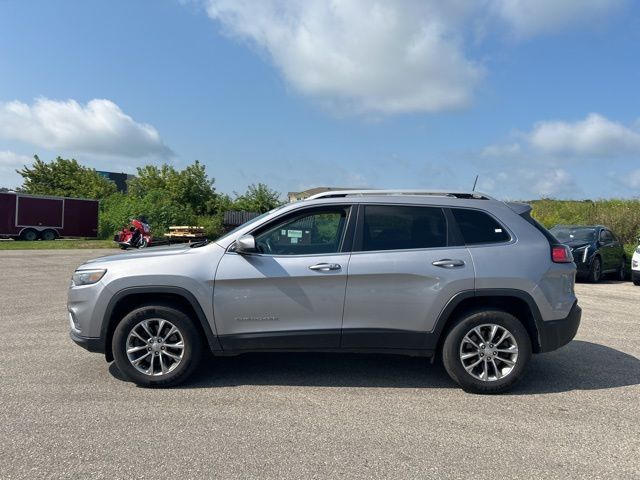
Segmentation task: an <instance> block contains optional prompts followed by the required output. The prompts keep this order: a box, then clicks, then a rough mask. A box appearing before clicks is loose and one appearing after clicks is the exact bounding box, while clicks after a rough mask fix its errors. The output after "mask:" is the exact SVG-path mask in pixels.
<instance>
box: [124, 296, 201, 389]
mask: <svg viewBox="0 0 640 480" xmlns="http://www.w3.org/2000/svg"><path fill="white" fill-rule="evenodd" d="M112 348H113V357H114V360H115V362H116V365H117V366H118V369H119V370H120V371H121V372H122V373H123V374H124V376H125V377H127V378H128V379H129V380H131V381H132V382H134V383H135V384H137V385H140V386H144V387H172V386H174V385H178V384H179V383H181V382H183V381H184V380H186V379H187V378H188V377H189V375H191V373H192V372H193V371H194V370H195V368H196V367H197V365H198V362H199V360H200V355H201V351H202V339H201V337H200V335H199V332H198V330H197V328H195V326H194V324H193V323H192V321H191V319H189V317H188V316H187V315H185V314H184V313H183V312H182V311H180V310H177V309H176V308H174V307H172V306H169V305H147V306H144V307H140V308H138V309H136V310H134V311H132V312H131V313H129V314H128V315H127V316H126V317H124V318H123V319H122V321H121V322H120V323H119V324H118V326H117V327H116V330H115V332H114V335H113V342H112Z"/></svg>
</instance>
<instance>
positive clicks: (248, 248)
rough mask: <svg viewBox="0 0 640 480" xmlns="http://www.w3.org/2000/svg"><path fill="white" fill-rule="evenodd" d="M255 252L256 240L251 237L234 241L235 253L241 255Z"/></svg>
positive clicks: (244, 236) (246, 236) (247, 236)
mask: <svg viewBox="0 0 640 480" xmlns="http://www.w3.org/2000/svg"><path fill="white" fill-rule="evenodd" d="M255 251H256V239H255V238H254V236H253V235H249V234H247V235H243V236H241V237H240V238H239V239H237V240H236V252H237V253H240V254H243V253H253V252H255Z"/></svg>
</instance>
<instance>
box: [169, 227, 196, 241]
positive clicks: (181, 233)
mask: <svg viewBox="0 0 640 480" xmlns="http://www.w3.org/2000/svg"><path fill="white" fill-rule="evenodd" d="M165 237H169V238H184V239H196V238H204V237H205V234H204V227H194V226H188V225H187V226H184V225H181V226H171V227H169V233H167V234H166V235H165Z"/></svg>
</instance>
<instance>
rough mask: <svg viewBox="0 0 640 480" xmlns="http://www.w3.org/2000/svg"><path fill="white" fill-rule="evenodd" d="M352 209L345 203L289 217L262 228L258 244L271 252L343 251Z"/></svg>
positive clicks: (293, 253)
mask: <svg viewBox="0 0 640 480" xmlns="http://www.w3.org/2000/svg"><path fill="white" fill-rule="evenodd" d="M348 212H349V208H348V207H342V206H341V207H335V208H329V209H322V210H315V211H312V212H309V211H307V212H305V213H300V214H298V215H295V216H293V217H289V219H287V220H284V221H280V222H277V223H275V224H271V225H268V226H267V227H266V228H265V229H262V230H261V231H260V232H258V233H257V234H256V235H255V237H256V246H257V247H258V250H259V251H260V252H261V253H266V254H271V255H313V254H319V253H336V252H339V251H340V246H341V243H342V237H343V234H344V230H345V227H346V221H347V213H348Z"/></svg>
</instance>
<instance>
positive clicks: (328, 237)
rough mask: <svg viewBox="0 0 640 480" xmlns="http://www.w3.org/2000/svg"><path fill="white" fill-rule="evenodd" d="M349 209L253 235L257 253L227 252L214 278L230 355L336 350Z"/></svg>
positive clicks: (314, 213) (320, 212) (302, 217)
mask: <svg viewBox="0 0 640 480" xmlns="http://www.w3.org/2000/svg"><path fill="white" fill-rule="evenodd" d="M350 211H351V207H350V206H349V205H336V206H329V207H315V208H305V209H303V210H300V211H296V212H293V213H290V214H288V215H286V216H285V217H283V218H281V219H276V220H274V221H272V222H270V223H269V224H268V225H266V226H264V227H261V228H259V229H258V230H256V231H255V232H253V235H254V236H255V239H256V246H257V249H258V252H257V253H255V254H248V255H247V254H238V253H235V252H234V251H229V252H227V253H226V254H225V255H224V257H223V258H222V260H221V262H220V264H219V266H218V269H217V272H216V278H215V286H214V315H215V321H216V326H217V329H218V333H219V335H220V341H221V343H222V348H223V349H225V350H260V349H264V350H270V349H288V350H292V349H293V350H295V349H313V348H316V349H322V348H337V347H339V344H340V327H341V323H342V313H343V307H344V297H345V289H346V283H347V268H348V264H349V257H350V254H349V252H348V251H349V248H350V245H347V244H348V243H350V242H349V241H348V240H350V239H347V235H346V232H347V231H348V229H347V226H348V223H349V221H350V215H349V214H350Z"/></svg>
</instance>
